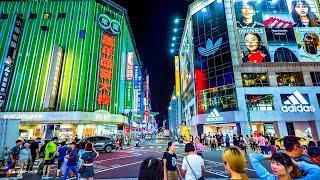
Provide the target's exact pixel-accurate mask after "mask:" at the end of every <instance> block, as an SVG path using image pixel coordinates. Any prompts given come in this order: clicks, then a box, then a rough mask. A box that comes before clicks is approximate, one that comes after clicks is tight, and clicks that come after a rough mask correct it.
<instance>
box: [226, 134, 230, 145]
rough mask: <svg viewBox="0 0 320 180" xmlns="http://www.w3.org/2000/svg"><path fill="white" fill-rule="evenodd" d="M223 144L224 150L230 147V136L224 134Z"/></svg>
mask: <svg viewBox="0 0 320 180" xmlns="http://www.w3.org/2000/svg"><path fill="white" fill-rule="evenodd" d="M225 142H226V148H229V147H230V136H229V134H226V138H225Z"/></svg>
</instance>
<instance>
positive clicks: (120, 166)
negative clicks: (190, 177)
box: [24, 140, 270, 180]
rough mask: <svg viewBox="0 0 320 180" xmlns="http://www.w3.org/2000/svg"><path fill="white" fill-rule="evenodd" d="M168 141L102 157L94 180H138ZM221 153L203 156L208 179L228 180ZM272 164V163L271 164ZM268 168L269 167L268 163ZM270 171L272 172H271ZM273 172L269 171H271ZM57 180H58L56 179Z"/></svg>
mask: <svg viewBox="0 0 320 180" xmlns="http://www.w3.org/2000/svg"><path fill="white" fill-rule="evenodd" d="M166 145H167V141H165V140H161V141H147V142H145V143H144V144H142V145H141V146H140V147H133V148H129V149H126V150H122V151H120V150H119V151H113V152H111V153H101V154H100V156H99V157H98V158H97V159H96V161H95V163H94V167H95V179H137V177H138V175H139V169H140V164H141V162H142V161H143V160H144V159H146V158H148V157H151V156H153V157H156V158H160V159H161V158H162V154H163V152H164V151H165V149H166ZM222 152H223V151H222V150H221V151H211V150H209V149H207V150H206V151H205V152H204V153H203V158H204V160H205V168H206V170H205V173H204V177H205V178H206V179H226V178H228V177H229V175H228V173H227V172H226V171H224V164H223V161H222V158H221V154H222ZM177 156H178V164H180V165H181V163H182V160H183V157H184V156H186V154H185V153H184V144H178V145H177ZM269 164H270V163H269ZM265 166H266V167H270V165H268V163H267V162H265ZM247 167H248V168H247V170H246V173H247V175H248V176H249V178H250V179H257V178H256V175H255V173H254V170H253V169H252V167H251V164H250V163H249V160H248V166H247ZM268 169H269V168H268ZM269 170H270V169H269ZM40 178H41V177H40V176H37V175H30V174H25V175H24V179H32V180H37V179H40ZM53 179H58V178H55V177H54V178H53Z"/></svg>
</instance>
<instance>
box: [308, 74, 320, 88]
mask: <svg viewBox="0 0 320 180" xmlns="http://www.w3.org/2000/svg"><path fill="white" fill-rule="evenodd" d="M310 74H311V79H312V84H313V86H320V72H310Z"/></svg>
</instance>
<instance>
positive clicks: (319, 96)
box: [317, 94, 320, 107]
mask: <svg viewBox="0 0 320 180" xmlns="http://www.w3.org/2000/svg"><path fill="white" fill-rule="evenodd" d="M317 100H318V104H319V107H320V94H317Z"/></svg>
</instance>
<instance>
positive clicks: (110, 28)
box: [98, 14, 121, 36]
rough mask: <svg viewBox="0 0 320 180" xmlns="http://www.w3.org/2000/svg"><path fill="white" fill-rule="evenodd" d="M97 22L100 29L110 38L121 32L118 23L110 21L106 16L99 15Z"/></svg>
mask: <svg viewBox="0 0 320 180" xmlns="http://www.w3.org/2000/svg"><path fill="white" fill-rule="evenodd" d="M98 22H99V25H100V27H101V29H102V30H103V31H104V32H106V33H108V34H110V35H112V36H116V35H118V34H120V32H121V26H120V23H119V22H118V21H116V20H114V19H111V18H110V17H109V16H108V15H106V14H100V15H99V18H98Z"/></svg>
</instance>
